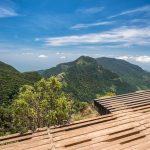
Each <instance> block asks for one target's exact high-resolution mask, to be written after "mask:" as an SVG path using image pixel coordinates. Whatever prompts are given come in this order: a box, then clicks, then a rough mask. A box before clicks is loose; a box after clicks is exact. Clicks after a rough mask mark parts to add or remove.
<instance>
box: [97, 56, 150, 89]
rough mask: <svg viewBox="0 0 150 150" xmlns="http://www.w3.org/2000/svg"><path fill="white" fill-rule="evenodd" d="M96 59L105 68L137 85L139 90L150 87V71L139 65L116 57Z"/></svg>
mask: <svg viewBox="0 0 150 150" xmlns="http://www.w3.org/2000/svg"><path fill="white" fill-rule="evenodd" d="M96 60H97V62H98V64H101V65H102V66H103V67H104V68H106V69H108V70H110V71H112V72H114V73H117V74H118V75H119V76H120V77H121V78H122V79H123V80H124V81H126V82H128V83H130V84H131V85H133V86H136V88H137V89H138V90H141V89H148V88H150V73H148V72H146V71H145V70H143V69H142V68H140V67H139V66H137V65H133V64H131V63H129V62H127V61H125V60H121V59H114V58H106V57H102V58H97V59H96Z"/></svg>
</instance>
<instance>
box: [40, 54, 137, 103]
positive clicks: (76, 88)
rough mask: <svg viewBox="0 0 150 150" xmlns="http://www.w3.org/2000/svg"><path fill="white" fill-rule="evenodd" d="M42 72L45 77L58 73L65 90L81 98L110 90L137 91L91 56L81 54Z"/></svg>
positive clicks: (117, 92)
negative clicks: (71, 60)
mask: <svg viewBox="0 0 150 150" xmlns="http://www.w3.org/2000/svg"><path fill="white" fill-rule="evenodd" d="M40 73H41V75H42V76H43V77H50V76H52V75H58V76H59V77H60V78H61V80H62V81H63V83H64V91H65V92H67V93H71V94H72V96H73V97H74V98H76V99H80V100H91V99H93V98H96V95H104V94H105V93H108V92H113V93H116V94H123V93H128V92H133V91H135V89H134V88H133V87H132V86H131V85H130V84H128V83H127V82H124V81H122V80H121V78H120V77H119V76H118V75H117V74H116V73H113V72H111V71H109V70H107V69H105V68H103V67H102V66H101V65H99V64H98V63H97V61H96V59H94V58H91V57H84V56H81V57H80V58H78V59H77V60H75V61H73V62H69V63H63V64H59V65H57V66H56V67H53V68H51V69H48V70H45V71H40Z"/></svg>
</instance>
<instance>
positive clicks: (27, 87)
mask: <svg viewBox="0 0 150 150" xmlns="http://www.w3.org/2000/svg"><path fill="white" fill-rule="evenodd" d="M126 70H127V71H126ZM149 83H150V73H148V72H146V71H144V70H143V69H141V68H140V67H138V66H136V65H133V64H130V63H128V62H126V61H123V60H118V59H111V58H97V59H94V58H91V57H85V56H81V57H79V58H78V59H77V60H75V61H73V62H68V63H63V64H59V65H57V66H56V67H53V68H50V69H46V70H40V71H35V72H25V73H20V72H19V71H17V70H16V69H15V68H13V67H12V66H10V65H8V64H5V63H3V62H0V135H4V134H7V133H15V132H26V131H27V130H29V129H30V130H35V129H36V128H39V127H44V126H51V125H61V124H65V123H68V122H70V121H73V120H78V119H82V118H84V116H85V114H86V115H89V114H91V113H93V112H94V111H93V106H92V103H91V102H92V100H93V99H94V98H99V97H102V96H105V95H110V96H111V95H116V94H117V95H118V94H124V93H129V92H134V91H136V90H141V89H149V88H150V86H149ZM94 113H95V112H94Z"/></svg>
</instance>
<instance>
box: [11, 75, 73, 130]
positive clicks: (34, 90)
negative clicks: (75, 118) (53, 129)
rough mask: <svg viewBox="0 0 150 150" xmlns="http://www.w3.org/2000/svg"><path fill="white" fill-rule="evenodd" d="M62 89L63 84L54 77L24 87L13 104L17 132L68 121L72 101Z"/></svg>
mask: <svg viewBox="0 0 150 150" xmlns="http://www.w3.org/2000/svg"><path fill="white" fill-rule="evenodd" d="M61 88H62V85H61V83H60V82H59V81H58V80H57V79H56V78H54V77H51V78H49V79H47V80H45V79H41V80H40V81H39V82H37V83H36V84H35V85H34V86H29V85H25V86H23V87H22V88H21V89H20V92H19V95H18V97H17V99H16V100H15V101H14V102H13V104H12V112H13V121H14V126H15V127H16V130H18V131H22V132H24V131H27V130H29V129H30V130H35V129H36V128H40V127H44V126H50V125H60V124H63V123H64V121H68V120H69V119H70V116H71V101H69V100H68V99H67V98H66V96H65V95H64V93H63V92H62V90H61Z"/></svg>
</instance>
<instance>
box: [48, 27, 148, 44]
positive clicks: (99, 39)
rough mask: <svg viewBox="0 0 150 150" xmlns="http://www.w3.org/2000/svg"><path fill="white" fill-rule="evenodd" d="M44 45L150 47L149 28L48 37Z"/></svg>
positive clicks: (125, 28)
mask: <svg viewBox="0 0 150 150" xmlns="http://www.w3.org/2000/svg"><path fill="white" fill-rule="evenodd" d="M45 43H46V45H49V46H64V45H79V44H112V43H113V44H119V45H120V44H121V45H126V46H127V47H129V46H134V45H150V27H144V28H128V27H121V28H116V29H113V30H110V31H105V32H101V33H90V34H84V35H71V36H63V37H50V38H46V39H45Z"/></svg>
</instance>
